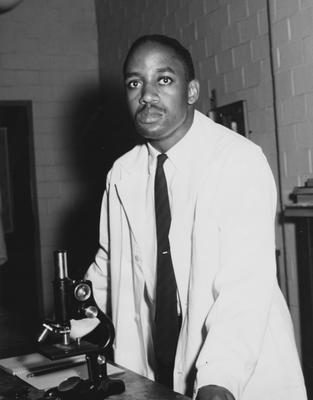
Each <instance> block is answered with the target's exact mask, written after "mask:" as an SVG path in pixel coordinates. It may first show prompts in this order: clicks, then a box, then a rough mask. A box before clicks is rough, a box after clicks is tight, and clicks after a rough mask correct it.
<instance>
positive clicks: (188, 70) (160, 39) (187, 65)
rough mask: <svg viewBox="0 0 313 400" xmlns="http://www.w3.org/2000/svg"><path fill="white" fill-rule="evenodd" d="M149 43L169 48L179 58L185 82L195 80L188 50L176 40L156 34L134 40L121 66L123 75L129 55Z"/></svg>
mask: <svg viewBox="0 0 313 400" xmlns="http://www.w3.org/2000/svg"><path fill="white" fill-rule="evenodd" d="M149 42H150V43H157V44H161V45H163V46H166V47H169V48H170V49H171V50H173V51H174V52H175V54H176V56H177V57H178V58H179V60H180V61H181V62H182V64H183V67H184V70H185V74H186V79H187V81H188V82H190V81H192V80H193V79H195V69H194V65H193V61H192V58H191V54H190V52H189V50H187V49H186V48H185V47H184V46H183V45H182V44H181V43H180V42H179V41H178V40H176V39H173V38H171V37H169V36H165V35H158V34H152V35H144V36H140V37H139V38H138V39H136V40H135V41H134V43H133V44H132V45H131V47H130V49H129V50H128V53H127V55H126V58H125V61H124V64H123V73H124V75H125V73H126V68H127V65H128V62H129V59H130V57H131V55H132V54H133V52H134V51H135V50H137V48H138V47H140V46H141V45H142V44H145V43H149Z"/></svg>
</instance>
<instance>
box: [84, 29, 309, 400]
mask: <svg viewBox="0 0 313 400" xmlns="http://www.w3.org/2000/svg"><path fill="white" fill-rule="evenodd" d="M124 78H125V90H126V96H127V101H128V104H129V109H130V113H131V115H132V116H133V119H134V123H135V126H136V129H137V131H138V133H139V135H141V137H142V138H143V139H144V141H145V143H144V144H141V145H138V146H136V147H135V148H134V149H132V150H131V151H130V152H128V153H127V154H125V155H124V156H122V157H121V158H120V159H118V160H117V161H116V162H115V163H114V165H113V168H112V170H111V171H110V173H109V174H108V178H107V187H106V191H105V194H104V198H103V204H102V213H101V222H100V249H99V251H98V253H97V255H96V258H95V262H94V263H93V264H92V265H91V266H90V268H89V270H88V272H87V274H86V277H87V278H88V279H90V280H91V281H92V282H93V286H94V292H95V297H96V301H97V303H98V305H99V306H100V307H101V308H102V309H103V310H104V311H107V310H108V307H109V305H110V307H111V310H112V318H113V323H114V326H115V329H116V339H115V346H114V350H115V361H116V362H117V363H119V364H121V365H123V366H125V367H127V368H129V369H132V370H134V371H136V372H138V373H140V374H143V375H145V376H147V377H150V378H151V379H156V380H157V381H159V382H161V383H165V384H167V385H169V386H171V385H172V384H173V388H174V390H176V391H178V392H181V393H186V394H188V395H193V396H194V397H197V399H199V400H234V399H236V400H239V399H240V400H270V399H273V400H274V399H275V400H278V399H281V400H286V399H287V400H288V399H290V400H295V399H297V400H302V399H306V392H305V387H304V383H303V377H302V372H301V368H300V365H299V360H298V355H297V351H296V347H295V343H294V337H293V330H292V324H291V320H290V316H289V313H288V310H287V306H286V304H285V301H284V299H283V296H282V294H281V292H280V290H279V288H278V284H277V280H276V269H275V238H274V219H275V202H276V190H275V184H274V180H273V177H272V174H271V171H270V168H269V166H268V163H267V161H266V159H265V157H264V155H263V153H262V151H261V149H260V148H259V147H257V146H256V145H255V144H253V143H252V142H250V141H248V140H247V139H245V138H243V137H242V136H240V135H238V134H236V133H234V132H232V131H230V130H228V129H226V128H224V127H222V126H220V125H217V124H215V123H214V122H213V121H211V120H210V119H209V118H207V117H206V116H204V115H203V114H201V113H200V112H198V111H195V109H194V107H195V103H196V101H197V99H198V96H199V83H198V81H197V80H196V79H195V76H194V69H193V65H192V60H191V57H190V54H189V52H188V51H187V50H186V49H185V48H184V47H183V46H181V45H180V43H178V42H177V41H176V40H174V39H171V38H168V37H165V36H161V35H149V36H144V37H141V38H139V39H138V40H137V41H136V42H135V43H134V44H133V46H132V47H131V49H130V50H129V53H128V55H127V57H126V60H125V63H124ZM160 154H165V156H164V155H161V156H160ZM164 182H165V183H164ZM162 185H163V186H162ZM159 214H161V216H160V215H159ZM164 215H166V218H165V217H164ZM160 218H161V219H160ZM162 218H163V219H162ZM160 221H161V222H160ZM162 267H163V269H162ZM165 281H166V284H164V282H165ZM162 282H163V288H162ZM172 285H175V286H174V289H172V287H173V286H172ZM169 287H171V289H170V290H169ZM168 292H171V296H172V297H170V296H169V297H167V296H168V295H169V293H168ZM173 293H174V297H175V298H174V299H173ZM162 297H164V299H169V298H171V299H172V300H166V302H167V303H168V304H166V305H164V304H162ZM169 303H173V305H172V304H169ZM167 306H168V308H166V307H167ZM162 307H163V308H162ZM164 307H165V308H164ZM168 316H170V317H169V318H168V319H166V318H167V317H168ZM173 321H174V322H175V323H174V328H173V329H174V330H173V331H171V332H167V331H168V330H169V329H172V327H170V325H172V323H171V322H173ZM162 324H163V325H162ZM166 335H167V336H166ZM164 336H165V337H168V340H167V341H166V340H165V343H164V340H163V339H164ZM168 343H170V344H171V346H168ZM162 346H163V347H162ZM166 346H167V347H166ZM164 349H167V350H164Z"/></svg>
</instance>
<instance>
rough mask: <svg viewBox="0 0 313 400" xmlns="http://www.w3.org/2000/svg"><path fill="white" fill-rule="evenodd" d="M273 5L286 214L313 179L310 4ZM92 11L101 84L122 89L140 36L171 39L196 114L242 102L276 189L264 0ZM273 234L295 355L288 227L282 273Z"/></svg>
mask: <svg viewBox="0 0 313 400" xmlns="http://www.w3.org/2000/svg"><path fill="white" fill-rule="evenodd" d="M270 3H271V21H272V23H271V28H272V33H273V47H274V51H273V54H274V71H275V82H276V91H277V97H278V98H277V108H278V123H279V130H278V139H279V140H278V142H279V143H280V144H281V147H280V153H279V154H280V159H281V165H280V167H281V179H282V200H283V201H282V206H283V207H284V205H285V204H286V203H288V202H289V198H288V196H289V194H290V193H291V191H292V189H293V187H294V186H295V185H297V184H300V183H303V181H304V180H305V179H306V178H307V177H308V176H310V175H311V174H312V145H313V135H312V121H313V118H312V116H311V115H310V114H311V113H310V110H311V105H312V104H313V95H312V89H313V68H312V63H313V56H312V54H313V52H312V46H313V33H312V30H313V20H312V15H313V14H312V9H313V1H312V0H271V1H270ZM96 4H97V8H98V9H97V11H98V12H97V15H98V24H99V43H100V47H99V57H100V71H101V73H100V76H101V80H102V82H107V81H110V80H111V79H112V80H113V81H114V82H115V84H116V86H119V85H121V82H122V81H121V69H120V66H121V65H122V62H123V58H124V56H125V54H126V52H127V49H128V47H129V45H130V43H131V42H132V41H133V40H134V39H135V38H136V37H137V36H139V35H141V34H146V33H164V34H167V35H170V36H173V37H176V38H177V39H179V40H180V41H182V43H183V44H184V45H185V46H187V47H188V48H189V49H190V51H191V53H192V56H193V59H194V61H195V68H196V73H197V76H198V78H199V80H200V83H201V97H200V101H199V103H198V108H199V109H200V110H201V111H202V112H204V113H206V112H207V111H208V110H209V108H210V96H211V90H212V89H215V90H216V93H217V102H218V105H224V104H228V103H231V102H234V101H236V100H246V102H247V120H248V125H249V130H250V133H249V138H250V139H251V140H253V141H254V142H255V143H257V144H259V145H260V146H261V147H262V148H263V151H264V153H265V154H266V156H267V158H268V160H269V162H270V165H271V167H272V170H273V172H274V175H275V178H276V182H277V184H278V183H279V179H278V173H279V169H278V159H277V153H276V148H277V140H276V137H275V120H274V107H273V102H274V99H273V91H272V79H271V66H270V44H269V43H270V42H269V34H268V32H269V29H268V18H267V2H266V0H240V1H239V0H192V1H187V0H159V1H157V2H155V1H153V0H141V1H139V0H138V1H132V2H131V3H127V2H125V1H123V0H106V1H96ZM112 43H114V46H112V45H111V44H112ZM278 212H280V204H278ZM276 228H277V229H276V231H277V248H278V249H279V250H281V256H280V257H279V265H278V269H279V275H280V279H281V286H282V290H283V292H284V293H285V295H286V297H287V293H289V296H288V303H289V307H290V310H291V314H292V318H293V320H294V324H295V328H296V337H297V342H298V346H299V347H300V334H299V301H298V287H297V273H296V260H295V239H294V232H293V226H288V225H287V226H286V229H287V232H286V235H287V258H286V266H287V268H286V270H285V268H284V263H285V260H284V252H283V239H282V237H283V232H282V226H281V225H280V224H279V223H278V222H277V227H276Z"/></svg>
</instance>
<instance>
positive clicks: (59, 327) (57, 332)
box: [38, 250, 125, 400]
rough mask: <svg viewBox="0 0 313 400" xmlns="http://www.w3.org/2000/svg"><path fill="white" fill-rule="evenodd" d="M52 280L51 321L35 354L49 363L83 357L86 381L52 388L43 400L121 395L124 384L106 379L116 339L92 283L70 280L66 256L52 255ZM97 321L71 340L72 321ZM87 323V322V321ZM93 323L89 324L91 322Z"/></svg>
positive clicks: (75, 379) (68, 381) (73, 379)
mask: <svg viewBox="0 0 313 400" xmlns="http://www.w3.org/2000/svg"><path fill="white" fill-rule="evenodd" d="M54 264H55V279H54V282H53V289H54V314H55V317H54V319H53V320H46V321H44V323H43V324H42V325H43V329H42V332H41V333H40V335H39V337H38V343H39V344H38V351H39V352H40V353H41V354H43V355H44V356H46V357H48V358H49V359H51V360H62V359H65V358H67V357H72V356H78V355H85V356H86V362H87V370H88V379H85V380H84V379H81V378H80V377H76V376H75V377H71V378H68V379H66V380H65V381H63V382H61V383H60V385H59V386H58V387H56V388H51V389H50V390H48V391H47V392H46V394H45V397H44V398H48V399H57V400H59V399H60V400H74V399H75V400H83V399H84V400H86V399H88V400H89V399H90V400H100V399H103V398H105V397H107V396H110V395H112V394H119V393H122V392H124V390H125V385H124V382H123V381H121V380H117V379H114V380H113V379H110V378H109V377H108V375H107V358H108V356H109V355H110V352H111V350H112V343H113V340H114V337H115V332H114V327H113V323H112V321H111V320H110V318H109V317H108V316H107V315H106V314H104V313H103V312H102V311H101V310H100V309H99V307H98V306H97V304H96V302H95V299H94V297H93V291H92V283H91V282H90V281H88V280H73V279H70V278H69V276H68V268H67V252H66V251H64V250H58V251H55V252H54ZM85 318H97V319H98V321H100V322H99V323H98V324H92V326H96V327H95V328H94V329H93V330H92V331H91V332H87V334H85V335H84V336H83V338H81V337H77V338H76V339H73V338H72V337H71V330H72V326H71V320H72V321H73V320H75V321H77V320H78V321H79V320H83V319H85ZM87 322H88V321H87ZM91 322H92V321H91Z"/></svg>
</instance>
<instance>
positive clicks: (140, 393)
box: [0, 368, 190, 400]
mask: <svg viewBox="0 0 313 400" xmlns="http://www.w3.org/2000/svg"><path fill="white" fill-rule="evenodd" d="M122 369H123V371H122V372H121V373H118V374H114V375H113V376H112V379H122V380H123V381H124V383H125V386H126V390H125V392H124V393H122V394H118V395H112V396H109V397H107V398H108V399H110V400H190V398H189V397H186V396H183V395H181V394H179V393H176V392H173V391H172V390H170V389H168V388H167V387H165V386H163V385H160V384H158V383H156V382H153V381H151V380H150V379H147V378H145V377H143V376H141V375H138V374H136V373H134V372H132V371H129V370H126V369H124V368H122ZM23 392H26V393H27V392H28V395H27V397H24V396H22V393H23ZM18 393H20V394H21V396H20V397H18V396H16V394H18ZM43 394H44V392H43V391H40V390H38V389H35V388H33V387H32V386H30V385H28V384H27V383H26V382H24V381H23V380H21V379H19V378H18V377H16V376H13V375H10V374H8V373H6V372H5V371H3V370H1V369H0V400H13V399H20V400H26V399H31V400H37V399H38V400H39V399H41V398H42V396H43Z"/></svg>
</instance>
